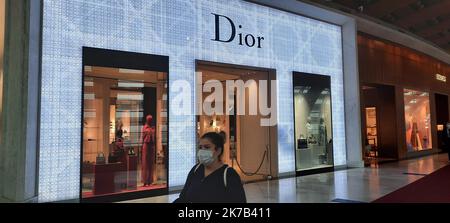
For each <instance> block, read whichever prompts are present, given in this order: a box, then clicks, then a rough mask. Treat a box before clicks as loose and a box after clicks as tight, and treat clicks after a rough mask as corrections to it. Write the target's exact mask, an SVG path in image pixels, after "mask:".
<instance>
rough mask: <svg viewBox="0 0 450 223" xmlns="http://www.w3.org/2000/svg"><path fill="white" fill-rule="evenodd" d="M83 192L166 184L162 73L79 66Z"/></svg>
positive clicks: (121, 190) (104, 192)
mask: <svg viewBox="0 0 450 223" xmlns="http://www.w3.org/2000/svg"><path fill="white" fill-rule="evenodd" d="M83 110H84V116H83V117H84V120H83V121H84V123H83V170H82V173H83V176H82V196H83V198H90V197H95V196H100V195H111V194H117V193H126V192H136V191H148V190H154V189H161V188H166V187H167V176H166V168H167V166H166V165H167V164H166V159H165V156H166V154H167V128H168V126H167V124H168V123H167V73H164V72H157V71H147V70H132V69H123V68H111V67H97V66H85V67H84V108H83Z"/></svg>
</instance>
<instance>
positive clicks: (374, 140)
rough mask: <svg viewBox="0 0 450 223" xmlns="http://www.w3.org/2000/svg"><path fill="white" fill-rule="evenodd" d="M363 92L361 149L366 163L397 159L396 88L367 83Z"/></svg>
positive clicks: (368, 164) (374, 164) (371, 163)
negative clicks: (362, 144)
mask: <svg viewBox="0 0 450 223" xmlns="http://www.w3.org/2000/svg"><path fill="white" fill-rule="evenodd" d="M361 92H362V93H361V107H362V108H361V118H362V119H363V120H362V122H361V123H362V124H363V125H362V135H363V142H364V147H363V151H362V152H363V155H364V162H365V164H366V166H376V165H378V164H379V163H382V162H389V161H395V160H397V157H398V150H397V148H398V146H397V132H396V131H397V128H396V114H397V112H396V108H395V87H394V86H388V85H372V84H366V85H363V86H362V89H361Z"/></svg>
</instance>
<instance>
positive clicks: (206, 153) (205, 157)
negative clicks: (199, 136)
mask: <svg viewBox="0 0 450 223" xmlns="http://www.w3.org/2000/svg"><path fill="white" fill-rule="evenodd" d="M213 154H214V153H213V152H212V151H211V150H207V149H199V150H198V152H197V158H198V161H199V162H200V163H201V164H203V165H205V166H209V165H211V164H212V163H214V160H215V159H214V157H213Z"/></svg>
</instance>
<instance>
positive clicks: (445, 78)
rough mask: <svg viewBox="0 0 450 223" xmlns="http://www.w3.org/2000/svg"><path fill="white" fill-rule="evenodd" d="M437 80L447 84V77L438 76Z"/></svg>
mask: <svg viewBox="0 0 450 223" xmlns="http://www.w3.org/2000/svg"><path fill="white" fill-rule="evenodd" d="M436 80H438V81H442V82H447V77H446V76H444V75H440V74H436Z"/></svg>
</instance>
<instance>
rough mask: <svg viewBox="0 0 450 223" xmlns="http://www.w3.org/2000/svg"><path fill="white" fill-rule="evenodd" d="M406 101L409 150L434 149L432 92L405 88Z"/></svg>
mask: <svg viewBox="0 0 450 223" xmlns="http://www.w3.org/2000/svg"><path fill="white" fill-rule="evenodd" d="M404 103H405V127H406V146H407V149H408V151H409V152H414V151H421V150H427V149H432V148H433V145H432V137H431V128H430V126H431V116H430V94H429V93H428V92H421V91H415V90H410V89H404Z"/></svg>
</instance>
